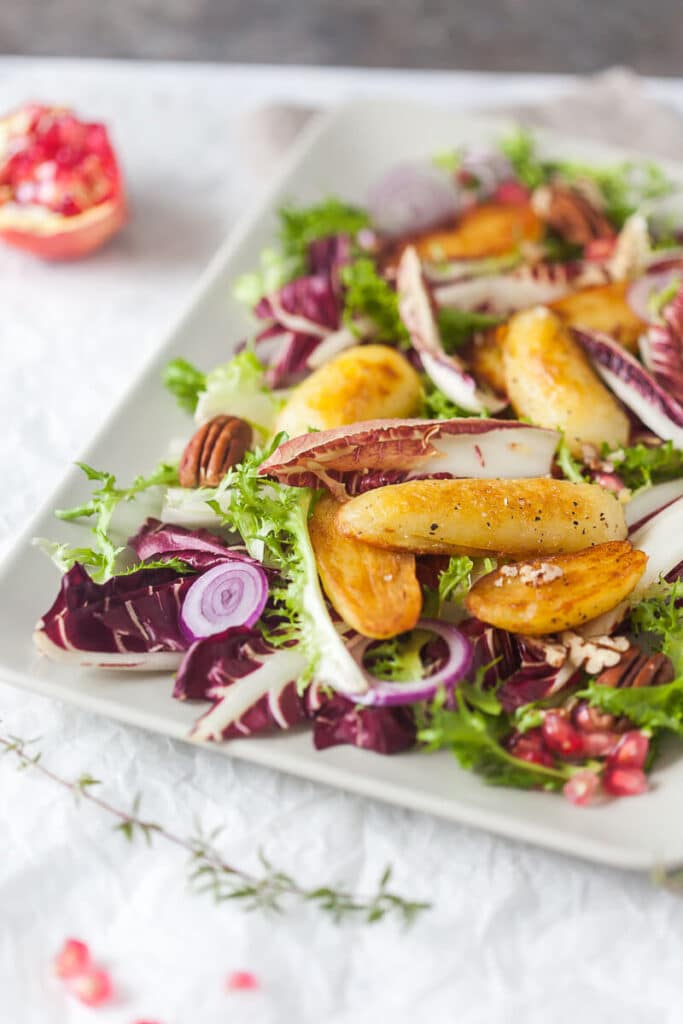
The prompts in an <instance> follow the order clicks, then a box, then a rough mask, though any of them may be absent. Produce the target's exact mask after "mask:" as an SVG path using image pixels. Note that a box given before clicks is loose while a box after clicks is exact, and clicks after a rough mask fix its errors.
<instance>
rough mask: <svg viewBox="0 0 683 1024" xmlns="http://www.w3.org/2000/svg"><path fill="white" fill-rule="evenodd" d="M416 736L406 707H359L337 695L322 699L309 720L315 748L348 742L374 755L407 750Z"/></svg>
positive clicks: (412, 719) (319, 748) (414, 727)
mask: <svg viewBox="0 0 683 1024" xmlns="http://www.w3.org/2000/svg"><path fill="white" fill-rule="evenodd" d="M416 738H417V728H416V725H415V718H414V715H413V712H412V711H411V709H410V708H409V707H393V708H361V707H358V706H357V705H356V704H354V703H353V701H350V700H347V699H346V698H345V697H342V696H341V695H339V694H336V695H335V696H334V697H331V698H330V699H329V700H327V701H326V702H324V703H323V705H322V707H321V708H320V710H319V711H318V712H317V714H316V715H315V717H314V720H313V744H314V746H315V748H316V750H325V749H326V748H327V747H334V746H338V745H339V744H344V743H348V744H351V745H352V746H355V747H361V748H362V749H363V750H374V751H375V753H377V754H399V753H401V751H403V750H410V748H411V747H413V746H414V745H415V742H416Z"/></svg>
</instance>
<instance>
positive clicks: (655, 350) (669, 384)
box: [640, 285, 683, 405]
mask: <svg viewBox="0 0 683 1024" xmlns="http://www.w3.org/2000/svg"><path fill="white" fill-rule="evenodd" d="M662 321H663V322H662V323H651V324H650V325H649V327H648V329H647V332H646V333H645V335H643V337H642V338H641V339H640V354H641V356H642V357H643V362H644V363H645V365H646V367H647V368H648V370H649V371H650V373H651V374H652V376H653V377H654V379H655V380H656V381H657V383H658V384H660V385H661V386H662V387H663V388H665V389H666V390H667V392H668V393H669V394H670V395H672V396H673V398H674V399H676V401H677V402H678V403H679V404H680V405H683V285H681V287H680V288H679V289H678V292H677V293H676V295H675V296H674V297H673V299H672V300H671V302H669V303H667V305H666V306H665V307H664V309H663V310H662Z"/></svg>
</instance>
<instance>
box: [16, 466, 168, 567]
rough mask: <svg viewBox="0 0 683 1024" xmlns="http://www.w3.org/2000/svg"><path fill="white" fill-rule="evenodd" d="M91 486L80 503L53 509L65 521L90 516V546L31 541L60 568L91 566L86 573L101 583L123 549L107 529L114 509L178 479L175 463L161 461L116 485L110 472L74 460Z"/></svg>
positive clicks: (41, 540)
mask: <svg viewBox="0 0 683 1024" xmlns="http://www.w3.org/2000/svg"><path fill="white" fill-rule="evenodd" d="M76 465H78V466H79V467H80V468H81V469H82V470H83V472H84V473H85V475H86V477H87V478H88V480H90V481H92V483H94V484H99V486H98V487H95V489H94V490H93V493H92V497H91V498H90V500H89V501H86V502H84V504H82V505H76V506H75V507H74V508H67V509H57V510H56V511H55V515H56V516H57V518H58V519H63V520H66V521H70V520H74V519H94V520H95V525H94V526H93V527H92V530H91V533H92V535H93V537H94V538H95V542H94V544H93V546H92V547H71V546H70V545H68V544H59V543H55V542H52V541H48V540H45V539H44V538H37V539H36V540H35V541H34V543H35V544H36V546H37V547H40V548H41V549H42V550H43V551H45V552H46V554H48V555H49V556H50V558H52V560H53V562H54V563H55V564H56V565H57V566H58V568H59V569H60V570H61V571H62V572H67V571H68V570H69V569H71V568H72V566H73V565H74V564H75V563H76V562H80V563H81V564H82V565H83V566H85V567H86V568H88V569H89V570H92V571H91V573H90V575H91V576H92V578H93V579H94V580H96V582H98V583H103V582H104V581H105V580H108V579H109V578H110V577H111V576H113V575H115V573H116V572H117V566H116V562H117V559H118V556H119V555H120V554H121V552H122V551H123V550H124V547H123V546H122V545H117V544H116V542H115V540H114V539H113V537H112V536H111V533H110V527H111V521H112V517H113V515H114V512H115V511H116V509H117V508H118V506H119V505H120V504H121V503H123V502H129V501H132V500H133V499H134V498H136V497H138V495H140V494H142V493H143V492H144V491H148V490H149V489H150V488H154V487H168V486H172V485H174V484H177V483H178V467H177V466H176V465H173V464H171V463H167V462H161V463H160V464H159V465H158V466H157V467H156V469H154V470H153V471H152V472H151V473H150V474H149V476H138V477H136V478H135V480H134V481H133V483H132V484H131V485H130V486H129V487H119V486H118V485H117V483H116V477H115V476H114V474H113V473H107V472H104V471H101V470H98V469H93V468H92V466H88V465H87V464H86V463H85V462H78V463H76Z"/></svg>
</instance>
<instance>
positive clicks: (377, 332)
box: [341, 256, 409, 347]
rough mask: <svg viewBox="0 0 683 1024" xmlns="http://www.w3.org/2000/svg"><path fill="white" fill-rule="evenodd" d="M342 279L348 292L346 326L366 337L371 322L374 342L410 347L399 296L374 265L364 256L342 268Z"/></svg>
mask: <svg viewBox="0 0 683 1024" xmlns="http://www.w3.org/2000/svg"><path fill="white" fill-rule="evenodd" d="M341 279H342V283H343V284H344V286H345V288H346V294H345V297H344V323H345V324H346V325H347V326H348V327H350V328H351V330H352V331H354V333H356V334H358V335H363V334H364V333H366V330H364V328H365V322H369V324H370V327H371V332H372V338H373V340H374V341H386V342H391V343H393V344H396V345H400V346H401V347H408V346H409V337H408V331H407V330H406V328H405V327H404V325H403V322H402V320H401V317H400V315H399V312H398V296H397V294H396V292H395V291H394V289H393V288H392V287H391V286H390V285H389V284H388V283H387V282H386V281H385V280H384V278H383V277H381V276H380V275H379V274H378V272H377V269H376V267H375V264H374V263H373V261H372V260H371V259H369V258H368V257H365V256H363V257H361V258H360V259H357V260H355V261H354V262H353V263H350V264H348V266H346V267H342V271H341Z"/></svg>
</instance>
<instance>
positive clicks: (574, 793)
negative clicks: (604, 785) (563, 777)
mask: <svg viewBox="0 0 683 1024" xmlns="http://www.w3.org/2000/svg"><path fill="white" fill-rule="evenodd" d="M599 791H600V779H599V778H598V776H597V775H596V774H595V772H592V771H590V770H589V769H588V768H585V769H584V770H583V771H580V772H577V773H576V775H572V777H571V779H569V781H568V782H565V784H564V788H563V790H562V792H563V793H564V795H565V796H566V798H567V800H569V801H570V802H571V803H573V804H576V806H577V807H586V805H587V804H589V803H591V802H592V800H593V798H594V797H595V796H596V794H597V793H598V792H599Z"/></svg>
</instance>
